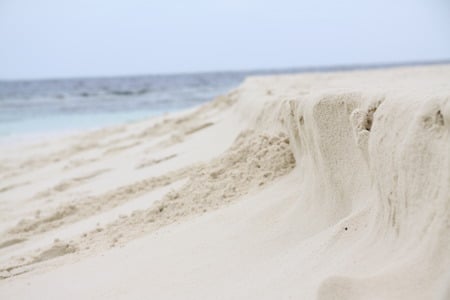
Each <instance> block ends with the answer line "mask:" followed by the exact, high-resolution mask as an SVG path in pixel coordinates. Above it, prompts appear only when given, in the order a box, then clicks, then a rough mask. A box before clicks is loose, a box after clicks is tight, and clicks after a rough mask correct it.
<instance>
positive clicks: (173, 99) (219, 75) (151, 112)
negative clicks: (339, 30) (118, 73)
mask: <svg viewBox="0 0 450 300" xmlns="http://www.w3.org/2000/svg"><path fill="white" fill-rule="evenodd" d="M376 67H386V66H376ZM365 68H373V66H351V67H332V68H302V69H278V70H262V71H243V72H209V73H196V74H195V73H194V74H174V75H148V76H128V77H108V78H75V79H54V80H18V81H17V80H16V81H0V141H8V140H11V139H29V138H30V137H41V136H49V135H50V136H51V135H58V134H61V133H66V132H77V131H81V130H85V129H96V128H101V127H105V126H110V125H116V124H121V123H125V122H132V121H138V120H141V119H146V118H149V117H153V116H158V115H162V114H165V113H170V112H174V111H179V110H183V109H187V108H191V107H194V106H198V105H200V104H202V103H205V102H207V101H210V100H212V99H213V98H215V97H216V96H218V95H221V94H224V93H227V92H228V91H230V90H231V89H233V88H235V87H237V86H238V85H239V84H240V83H241V82H242V81H243V80H244V79H245V78H246V77H247V76H252V75H269V74H291V73H302V72H322V71H330V70H347V69H350V70H352V69H365Z"/></svg>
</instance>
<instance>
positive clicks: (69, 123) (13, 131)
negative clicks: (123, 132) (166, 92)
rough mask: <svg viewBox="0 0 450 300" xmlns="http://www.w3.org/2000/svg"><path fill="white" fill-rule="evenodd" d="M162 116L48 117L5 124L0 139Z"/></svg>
mask: <svg viewBox="0 0 450 300" xmlns="http://www.w3.org/2000/svg"><path fill="white" fill-rule="evenodd" d="M161 114H163V112H162V111H154V110H152V111H150V110H149V111H128V112H124V113H118V112H113V113H84V114H66V115H49V116H46V117H44V118H31V119H24V120H19V121H15V122H5V123H3V124H2V126H1V127H0V138H8V137H18V136H19V135H33V136H36V135H39V134H56V133H62V132H74V131H79V130H85V129H97V128H102V127H106V126H110V125H116V124H122V123H127V122H132V121H138V120H144V119H147V118H150V117H153V116H157V115H161Z"/></svg>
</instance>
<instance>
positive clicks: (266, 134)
mask: <svg viewBox="0 0 450 300" xmlns="http://www.w3.org/2000/svg"><path fill="white" fill-rule="evenodd" d="M449 186H450V65H448V66H445V65H441V66H428V67H410V68H397V69H387V70H372V71H354V72H340V73H311V74H300V75H288V76H271V77H252V78H248V79H247V80H245V82H244V83H243V84H242V85H241V86H240V87H239V88H237V89H235V90H233V91H231V92H230V93H228V94H227V95H224V96H221V97H218V98H217V99H215V100H214V101H212V102H210V103H208V104H206V105H203V106H201V107H199V108H196V109H193V110H189V111H184V112H181V113H178V114H173V115H168V116H163V117H159V118H154V119H150V120H147V121H143V122H136V123H129V124H125V125H121V126H116V127H110V128H105V129H102V130H97V131H90V132H86V133H81V134H72V135H67V136H63V137H58V138H54V139H51V140H48V141H45V142H41V143H38V144H36V143H33V144H22V145H2V147H1V149H0V299H116V298H120V299H440V300H444V299H450V192H449Z"/></svg>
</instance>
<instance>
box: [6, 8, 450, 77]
mask: <svg viewBox="0 0 450 300" xmlns="http://www.w3.org/2000/svg"><path fill="white" fill-rule="evenodd" d="M440 59H450V1H449V0H377V1H364V0H355V1H346V0H329V1H325V0H323V1H301V0H297V1H295V0H292V1H289V0H276V1H263V0H259V1H257V0H249V1H246V0H224V1H220V2H218V1H211V0H209V1H208V0H193V1H189V0H184V1H181V0H180V1H173V0H164V1H163V0H161V1H152V0H0V79H32V78H59V77H82V76H114V75H132V74H157V73H178V72H197V71H216V70H246V69H261V68H262V69H266V68H283V67H306V66H330V65H343V64H367V63H370V64H372V63H392V62H407V61H424V60H440Z"/></svg>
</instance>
